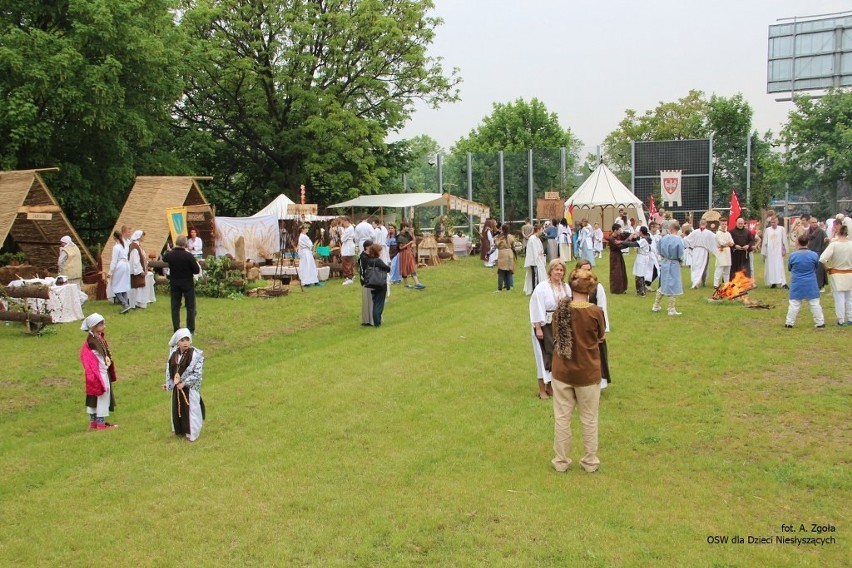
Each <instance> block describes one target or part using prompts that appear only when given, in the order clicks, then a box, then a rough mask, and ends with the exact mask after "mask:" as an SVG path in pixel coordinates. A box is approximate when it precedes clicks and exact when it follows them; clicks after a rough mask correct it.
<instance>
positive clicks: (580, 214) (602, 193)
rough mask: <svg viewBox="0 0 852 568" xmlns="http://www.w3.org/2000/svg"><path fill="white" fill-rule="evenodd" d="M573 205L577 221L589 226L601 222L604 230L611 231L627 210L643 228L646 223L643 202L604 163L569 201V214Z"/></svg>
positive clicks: (567, 203)
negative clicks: (618, 218)
mask: <svg viewBox="0 0 852 568" xmlns="http://www.w3.org/2000/svg"><path fill="white" fill-rule="evenodd" d="M572 205H573V206H574V209H573V216H574V221H579V220H580V219H587V220H588V221H589V223H600V226H601V229H603V230H604V231H608V230H610V228H611V227H612V224H613V223H614V222H615V218H616V216H617V215H618V210H619V209H620V208H624V212H625V213H627V218H628V219H629V218H631V217H634V218H635V219H636V222H637V223H638V224H639V225H645V224H646V221H645V211H644V210H643V209H642V200H641V199H639V198H638V197H636V196H635V195H634V194H633V192H631V191H630V190H629V189H627V187H626V186H625V185H624V184H623V183H621V180H619V179H618V178H617V177H615V174H614V173H612V171H611V170H610V169H609V168H608V167H606V165H604V164H599V165H598V167H597V168H595V171H593V172H592V174H591V175H590V176H589V177H588V178H586V181H584V182H583V183H582V185H580V187H578V188H577V191H575V192H574V193H572V194H571V196H570V197H569V198H568V199H566V200H565V210H566V211H568V210H569V209H571V206H572Z"/></svg>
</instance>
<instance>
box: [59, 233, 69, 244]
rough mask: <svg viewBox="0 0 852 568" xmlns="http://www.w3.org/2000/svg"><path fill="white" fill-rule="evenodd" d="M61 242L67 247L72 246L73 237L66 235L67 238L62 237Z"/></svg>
mask: <svg viewBox="0 0 852 568" xmlns="http://www.w3.org/2000/svg"><path fill="white" fill-rule="evenodd" d="M59 242H61V243H64V244H66V245H70V244H71V237H69V236H67V235H66V236H64V237H62V238H61V239H59Z"/></svg>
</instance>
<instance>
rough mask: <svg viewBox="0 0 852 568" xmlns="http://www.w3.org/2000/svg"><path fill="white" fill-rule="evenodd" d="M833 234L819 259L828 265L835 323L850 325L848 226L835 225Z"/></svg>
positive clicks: (851, 294) (851, 297)
mask: <svg viewBox="0 0 852 568" xmlns="http://www.w3.org/2000/svg"><path fill="white" fill-rule="evenodd" d="M835 235H836V239H835V240H833V241H831V242H830V243H829V244H828V247H826V249H825V250H824V251H823V252H822V255H820V257H819V260H820V262H821V263H823V264H825V265H826V266H827V267H828V274H829V278H831V294H832V295H833V296H834V313H835V315H836V316H837V325H841V326H842V325H850V326H852V241H850V240H849V227H847V226H845V225H841V226H839V227H837V229H836V230H835Z"/></svg>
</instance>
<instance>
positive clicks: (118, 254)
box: [107, 231, 130, 314]
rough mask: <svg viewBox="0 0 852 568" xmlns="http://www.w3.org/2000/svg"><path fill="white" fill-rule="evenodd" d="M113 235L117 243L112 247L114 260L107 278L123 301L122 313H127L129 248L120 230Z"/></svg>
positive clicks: (113, 290) (116, 294) (128, 307)
mask: <svg viewBox="0 0 852 568" xmlns="http://www.w3.org/2000/svg"><path fill="white" fill-rule="evenodd" d="M112 237H113V239H115V245H114V246H113V247H112V260H111V261H110V263H109V272H108V273H107V279H108V280H109V284H110V289H111V291H112V294H113V295H114V296H115V298H116V299H117V300H118V301H119V302H120V303H121V313H123V314H126V313H127V312H129V311H130V298H129V297H128V293H129V292H130V261H129V258H128V250H127V246H126V245H125V244H124V239H123V238H122V237H121V233H120V232H118V231H115V232H114V233H113V234H112Z"/></svg>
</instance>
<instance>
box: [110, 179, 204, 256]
mask: <svg viewBox="0 0 852 568" xmlns="http://www.w3.org/2000/svg"><path fill="white" fill-rule="evenodd" d="M209 179H212V178H209V177H194V176H138V177H137V178H136V182H135V183H134V184H133V188H132V189H131V190H130V195H128V196H127V201H126V202H125V203H124V207H123V208H122V210H121V214H119V216H118V219H117V220H116V222H115V226H114V227H113V231H117V230H119V229H120V228H121V226H122V225H127V226H128V227H132V228H133V229H141V230H143V231H145V243H144V244H143V247H144V248H145V251H146V252H148V253H159V252H160V250H161V249H162V248H163V247H164V246H165V245H166V243H167V242H168V240H169V235H170V233H169V222H168V219H167V218H166V209H168V208H170V207H183V206H187V207H188V208H189V210H190V211H193V210H195V211H199V212H203V213H204V217H205V220H206V221H208V222H209V220H212V217H213V209H212V207H211V206H210V204H209V203H207V199H206V198H205V197H204V194H203V193H201V187H200V185H199V184H198V181H199V180H209ZM113 231H110V236H109V238H108V239H107V242H106V244H105V245H104V248H103V252H102V253H101V259H102V260H103V267H104V270H105V271H107V270H109V268H108V267H109V264H110V261H111V260H112V247H113V245H114V244H115V243H114V241H113V239H112V232H113ZM201 236H202V237H207V236H208V235H207V234H204V233H203V234H202V235H201ZM203 240H204V246H205V249H206V248H207V246H208V240H211V239H209V238H203ZM210 244H211V245H212V242H211V243H210Z"/></svg>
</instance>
